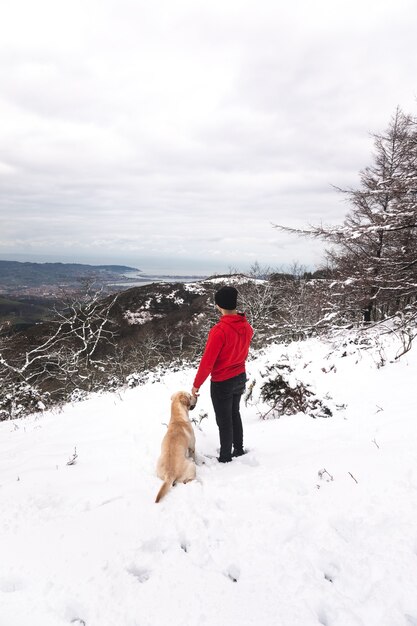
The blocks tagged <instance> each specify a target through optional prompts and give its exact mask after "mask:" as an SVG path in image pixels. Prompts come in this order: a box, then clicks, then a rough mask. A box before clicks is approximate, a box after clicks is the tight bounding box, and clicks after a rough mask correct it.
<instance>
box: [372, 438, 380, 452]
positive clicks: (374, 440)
mask: <svg viewBox="0 0 417 626" xmlns="http://www.w3.org/2000/svg"><path fill="white" fill-rule="evenodd" d="M372 443H374V444H375V445H376V447H377V448H378V450H379V445H378V444H377V442H376V439H375V438H374V439H372Z"/></svg>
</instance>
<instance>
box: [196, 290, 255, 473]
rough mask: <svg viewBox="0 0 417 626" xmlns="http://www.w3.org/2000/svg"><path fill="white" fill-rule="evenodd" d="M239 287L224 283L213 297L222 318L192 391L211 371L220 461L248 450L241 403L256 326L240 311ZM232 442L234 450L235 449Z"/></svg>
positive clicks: (212, 334) (206, 351) (214, 331)
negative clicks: (225, 285)
mask: <svg viewBox="0 0 417 626" xmlns="http://www.w3.org/2000/svg"><path fill="white" fill-rule="evenodd" d="M237 296H238V293H237V290H236V289H235V288H234V287H222V288H221V289H219V290H218V291H217V292H216V294H215V297H214V301H215V303H216V307H217V309H218V310H219V312H220V313H221V318H220V321H219V322H218V323H217V324H216V325H215V326H213V328H212V329H211V330H210V332H209V336H208V340H207V344H206V347H205V350H204V354H203V356H202V359H201V362H200V365H199V368H198V371H197V375H196V377H195V380H194V385H193V388H192V391H191V393H192V394H193V395H194V396H198V393H199V389H200V387H201V385H202V384H203V383H204V381H205V380H206V378H207V377H208V375H209V374H211V387H210V392H211V400H212V402H213V408H214V412H215V414H216V422H217V426H218V427H219V434H220V456H219V457H218V461H219V462H220V463H229V462H230V461H231V460H232V457H234V456H241V455H242V454H244V453H245V451H244V449H243V427H242V420H241V417H240V411H239V404H240V398H241V395H242V393H243V392H244V390H245V384H246V370H245V362H246V358H247V356H248V352H249V345H250V342H251V339H252V336H253V330H252V327H251V326H250V324H249V323H248V321H247V320H246V317H245V316H244V314H243V313H238V312H237ZM232 445H233V451H232Z"/></svg>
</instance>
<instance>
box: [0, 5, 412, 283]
mask: <svg viewBox="0 0 417 626" xmlns="http://www.w3.org/2000/svg"><path fill="white" fill-rule="evenodd" d="M416 33H417V3H416V2H415V0H375V1H373V0H348V1H344V0H343V1H341V0H292V1H291V2H289V1H288V0H286V2H282V1H281V0H274V1H271V2H270V1H268V0H253V1H252V0H251V1H245V0H239V1H237V0H210V1H209V2H208V1H207V0H204V1H201V0H166V1H165V0H164V1H161V0H147V1H145V0H71V1H69V0H36V2H34V1H33V0H13V1H10V2H6V0H2V1H1V4H0V210H1V232H0V258H14V257H13V255H21V256H19V257H15V258H20V259H26V260H62V261H68V260H73V261H83V262H85V261H87V262H95V263H96V262H118V263H126V262H128V263H129V264H135V265H136V266H138V267H141V266H144V267H145V268H146V269H148V268H157V267H164V268H165V267H168V266H171V267H172V268H173V269H179V268H187V269H189V270H193V269H194V270H198V271H206V270H211V269H217V270H221V269H222V268H224V269H227V268H228V267H231V266H233V267H239V268H244V267H247V266H248V265H250V264H251V263H252V262H253V261H255V260H258V261H259V262H260V263H262V264H268V265H271V266H273V267H281V266H286V265H288V264H291V263H292V262H293V261H299V262H300V263H302V264H304V265H307V266H316V265H318V264H319V263H320V260H321V258H322V249H321V245H319V244H317V243H316V244H314V243H312V242H309V241H308V240H305V239H298V238H297V237H294V236H289V235H283V234H280V233H279V232H278V231H276V230H274V229H273V228H272V225H271V224H272V223H273V222H275V223H282V224H287V225H291V226H304V225H305V224H307V223H317V222H320V221H323V222H326V223H338V222H341V221H342V220H343V217H344V215H345V213H346V211H347V209H348V207H347V205H346V204H345V201H344V200H343V198H342V197H341V196H340V195H339V194H338V193H337V192H336V191H335V190H334V189H333V187H332V185H336V186H340V187H349V186H356V185H357V184H358V172H359V171H360V170H361V169H362V168H363V167H365V166H366V165H368V164H370V162H371V153H372V140H371V138H370V133H371V132H378V131H382V130H384V128H385V127H386V126H387V124H388V122H389V119H390V117H391V115H392V114H393V113H394V111H395V108H396V106H397V105H399V106H400V107H401V108H402V109H403V110H404V111H405V112H407V113H412V114H415V113H416V112H417V104H416V98H417V43H416V42H417V36H416Z"/></svg>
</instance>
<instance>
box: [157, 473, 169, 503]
mask: <svg viewBox="0 0 417 626" xmlns="http://www.w3.org/2000/svg"><path fill="white" fill-rule="evenodd" d="M173 482H174V481H173V480H172V478H167V479H166V480H165V481H164V483H163V485H162V487H161V488H160V490H159V491H158V495H157V496H156V500H155V502H159V501H160V500H161V499H162V498H163V497H164V496H166V494H167V493H168V491H169V490H170V489H171V487H172V484H173Z"/></svg>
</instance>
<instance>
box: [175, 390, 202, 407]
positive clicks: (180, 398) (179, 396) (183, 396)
mask: <svg viewBox="0 0 417 626" xmlns="http://www.w3.org/2000/svg"><path fill="white" fill-rule="evenodd" d="M171 400H172V402H174V401H177V402H180V403H181V404H183V405H184V406H185V407H187V409H189V410H190V411H192V410H193V408H194V407H195V405H196V404H197V398H196V397H195V396H192V395H191V393H187V392H186V391H177V393H174V394H173V395H172V396H171Z"/></svg>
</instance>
